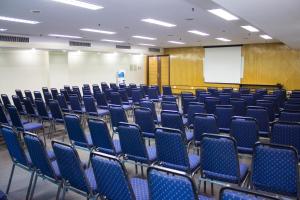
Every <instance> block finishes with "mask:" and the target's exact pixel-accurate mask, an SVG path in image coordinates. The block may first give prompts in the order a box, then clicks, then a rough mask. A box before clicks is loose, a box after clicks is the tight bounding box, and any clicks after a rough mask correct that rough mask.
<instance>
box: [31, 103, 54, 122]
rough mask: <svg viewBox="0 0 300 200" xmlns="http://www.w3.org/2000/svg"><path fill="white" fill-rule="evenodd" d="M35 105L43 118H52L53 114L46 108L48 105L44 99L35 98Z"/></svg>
mask: <svg viewBox="0 0 300 200" xmlns="http://www.w3.org/2000/svg"><path fill="white" fill-rule="evenodd" d="M34 102H35V105H36V109H37V112H38V114H39V117H40V118H41V119H42V120H51V119H52V115H51V114H50V113H48V111H47V109H46V105H45V103H44V102H43V100H41V99H35V101H34Z"/></svg>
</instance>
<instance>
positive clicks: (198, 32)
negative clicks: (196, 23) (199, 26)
mask: <svg viewBox="0 0 300 200" xmlns="http://www.w3.org/2000/svg"><path fill="white" fill-rule="evenodd" d="M188 32H189V33H194V34H196V35H201V36H208V35H209V34H208V33H203V32H201V31H197V30H190V31H188Z"/></svg>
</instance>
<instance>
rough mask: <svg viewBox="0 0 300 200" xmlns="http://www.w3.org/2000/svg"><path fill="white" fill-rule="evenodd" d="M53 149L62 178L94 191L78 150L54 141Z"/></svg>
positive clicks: (89, 191)
mask: <svg viewBox="0 0 300 200" xmlns="http://www.w3.org/2000/svg"><path fill="white" fill-rule="evenodd" d="M52 147H53V151H54V153H55V156H56V159H57V165H58V168H59V171H60V174H61V176H62V178H63V179H64V180H65V181H68V183H69V184H70V185H71V186H72V187H74V188H76V189H78V190H81V191H84V192H88V193H92V192H91V191H92V189H91V185H90V184H89V181H88V179H87V176H86V174H85V172H84V168H83V164H82V163H81V161H80V158H79V156H78V153H77V151H76V150H75V149H74V148H73V147H72V146H71V145H68V144H64V143H61V142H58V141H54V140H53V141H52Z"/></svg>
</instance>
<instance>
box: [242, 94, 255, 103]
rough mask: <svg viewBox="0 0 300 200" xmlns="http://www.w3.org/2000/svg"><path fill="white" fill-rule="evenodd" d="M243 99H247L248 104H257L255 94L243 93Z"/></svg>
mask: <svg viewBox="0 0 300 200" xmlns="http://www.w3.org/2000/svg"><path fill="white" fill-rule="evenodd" d="M241 99H244V100H245V101H246V104H247V106H255V98H254V95H253V94H243V95H241Z"/></svg>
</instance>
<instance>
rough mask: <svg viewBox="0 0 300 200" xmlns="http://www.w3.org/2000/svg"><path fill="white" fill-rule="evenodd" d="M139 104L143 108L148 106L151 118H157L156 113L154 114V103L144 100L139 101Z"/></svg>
mask: <svg viewBox="0 0 300 200" xmlns="http://www.w3.org/2000/svg"><path fill="white" fill-rule="evenodd" d="M140 106H141V107H143V108H149V109H150V110H151V112H152V115H153V119H154V120H157V114H156V109H155V104H154V102H153V101H151V100H150V101H149V100H145V101H141V102H140Z"/></svg>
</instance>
